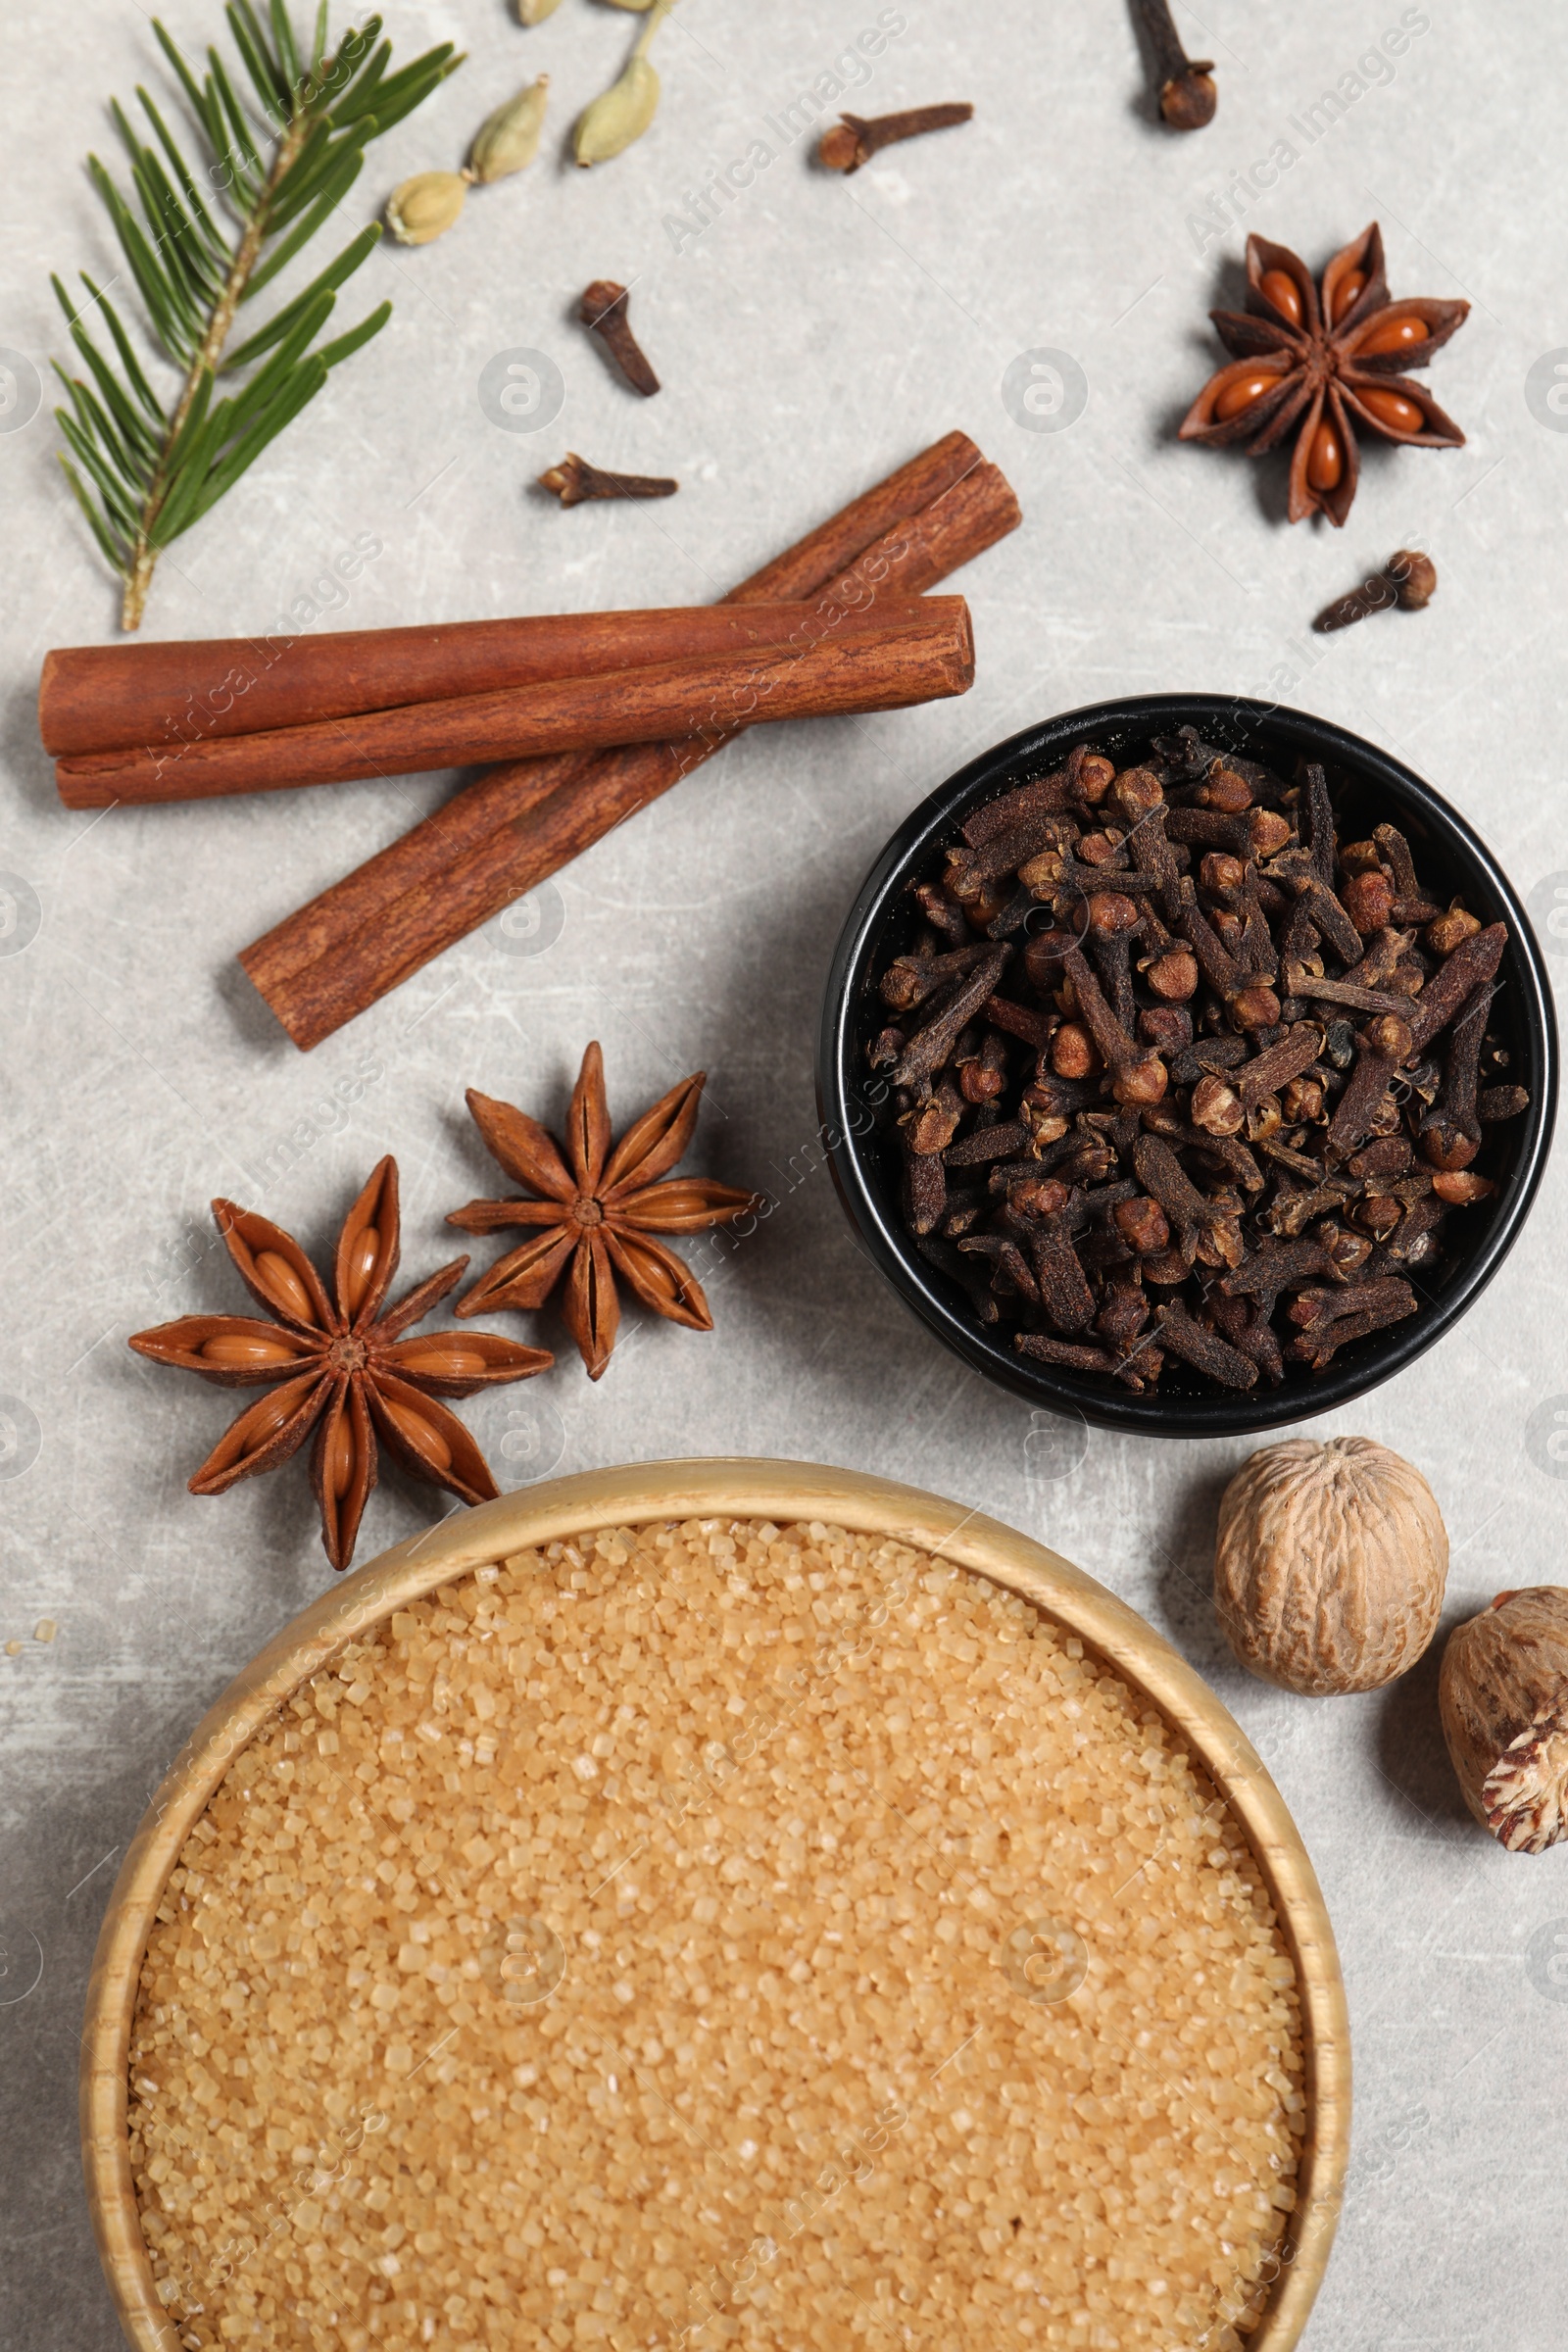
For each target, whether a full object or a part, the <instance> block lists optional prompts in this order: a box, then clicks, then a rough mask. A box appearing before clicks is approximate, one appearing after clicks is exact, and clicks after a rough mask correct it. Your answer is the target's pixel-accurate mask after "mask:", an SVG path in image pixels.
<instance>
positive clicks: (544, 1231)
mask: <svg viewBox="0 0 1568 2352" xmlns="http://www.w3.org/2000/svg"><path fill="white" fill-rule="evenodd" d="M706 1077H707V1073H706V1071H703V1070H699V1071H697V1072H696V1074H695V1075H694V1076H692V1077H690V1078H683V1079H682V1080H681V1082H680V1084H679V1085H678V1086H672V1087H671V1088H670V1090H669V1093H668V1094H667V1095H665V1096H663V1097H662V1099H661V1100H660V1101H659V1102H658V1103H655V1104H654V1106H653V1108H652V1110H645V1111H644V1112H643V1115H642V1117H641V1118H640V1119H638V1120H637V1122H636V1123H635V1125H634V1126H631V1127H629V1128H628V1129H627V1130H626V1133H625V1134H624V1135H623V1136H622V1137H621V1139H620V1141H619V1143H618V1144H615V1145H614V1146H613V1147H612V1144H611V1137H610V1111H609V1108H608V1106H607V1104H606V1101H605V1064H604V1056H603V1055H602V1054H601V1053H600V1051H599V1048H598V1046H597V1044H596V1045H591V1046H590V1047H589V1048H588V1051H587V1053H586V1054H584V1055H583V1057H582V1068H581V1070H580V1072H579V1073H578V1077H577V1084H576V1087H575V1089H574V1090H573V1093H572V1098H571V1107H570V1109H569V1111H568V1112H567V1115H566V1141H565V1146H564V1151H565V1155H566V1156H565V1158H563V1157H562V1148H561V1147H559V1146H558V1145H557V1143H556V1140H555V1138H554V1137H553V1136H551V1135H548V1134H547V1133H546V1131H545V1129H544V1128H543V1127H541V1126H540V1125H539V1124H538V1122H537V1120H534V1119H530V1118H529V1117H528V1116H527V1115H526V1113H525V1112H523V1111H520V1110H515V1109H514V1108H513V1106H512V1104H511V1103H496V1102H493V1101H492V1100H491V1098H490V1097H489V1096H488V1095H481V1094H476V1093H475V1092H474V1091H473V1090H472V1088H470V1089H469V1091H468V1108H469V1110H470V1111H471V1112H472V1114H473V1121H474V1125H475V1126H476V1127H477V1128H478V1130H479V1133H480V1135H481V1136H482V1137H483V1139H484V1145H485V1149H486V1151H487V1152H490V1154H491V1156H492V1157H493V1158H495V1159H497V1160H499V1161H500V1163H501V1165H502V1166H503V1167H504V1168H505V1169H506V1171H507V1174H508V1175H509V1176H512V1177H514V1178H515V1180H516V1182H517V1183H518V1184H521V1185H525V1186H526V1187H527V1189H528V1191H529V1192H530V1193H533V1194H538V1195H542V1196H543V1198H542V1199H536V1200H532V1201H526V1200H515V1199H514V1200H509V1201H469V1203H468V1205H467V1207H466V1208H459V1209H455V1210H454V1211H453V1213H452V1215H451V1216H450V1217H448V1219H447V1223H448V1224H449V1225H460V1226H462V1227H463V1229H464V1231H465V1232H466V1233H495V1232H497V1231H498V1230H500V1229H501V1228H502V1227H505V1226H508V1225H536V1226H538V1227H539V1228H540V1229H541V1230H540V1231H539V1232H538V1233H537V1234H535V1236H534V1237H533V1239H532V1240H531V1241H526V1242H523V1243H522V1244H521V1245H520V1247H519V1248H517V1249H515V1250H510V1251H509V1252H508V1254H507V1255H506V1256H505V1257H503V1258H501V1259H499V1260H498V1261H497V1263H496V1264H495V1265H493V1266H492V1267H491V1269H490V1271H489V1273H488V1274H486V1275H484V1276H483V1277H482V1278H481V1280H480V1281H478V1282H476V1283H475V1284H474V1286H473V1289H472V1290H471V1291H470V1292H469V1293H468V1295H467V1297H466V1299H459V1301H458V1305H457V1312H458V1313H459V1314H460V1315H479V1314H484V1313H487V1312H490V1311H492V1310H493V1309H495V1308H497V1307H533V1306H542V1305H543V1304H544V1301H545V1299H547V1298H548V1297H549V1296H550V1293H551V1292H552V1291H553V1290H554V1289H555V1287H556V1284H557V1282H558V1281H559V1280H560V1278H561V1276H562V1275H563V1274H564V1275H565V1277H566V1290H565V1296H564V1299H563V1300H562V1306H561V1313H562V1319H563V1320H564V1323H565V1326H566V1329H567V1330H568V1331H569V1332H570V1334H571V1336H572V1338H573V1339H574V1340H575V1341H576V1343H577V1346H578V1348H580V1349H581V1351H582V1360H583V1362H584V1363H585V1364H586V1365H587V1367H588V1377H589V1379H590V1380H598V1379H600V1378H601V1377H602V1375H603V1373H604V1371H605V1368H606V1366H607V1365H608V1364H609V1362H610V1351H611V1349H612V1348H613V1347H614V1345H615V1334H616V1332H617V1330H618V1329H619V1327H620V1302H619V1299H617V1297H616V1295H615V1276H616V1275H617V1274H618V1275H620V1276H621V1278H622V1279H623V1280H624V1281H625V1282H626V1283H628V1284H629V1285H630V1287H631V1289H632V1290H633V1291H634V1292H635V1293H636V1295H637V1297H638V1298H639V1299H641V1300H642V1302H643V1304H644V1305H645V1306H651V1307H652V1308H653V1310H654V1312H655V1314H657V1315H663V1316H664V1317H666V1319H667V1320H668V1321H669V1322H671V1323H684V1324H685V1325H686V1327H687V1329H688V1330H690V1331H711V1330H712V1328H713V1318H712V1316H711V1314H710V1312H709V1308H708V1300H707V1299H705V1298H704V1296H703V1291H702V1286H701V1284H700V1283H699V1282H698V1281H697V1279H696V1277H695V1275H694V1274H693V1273H692V1271H691V1269H690V1267H689V1266H686V1265H684V1264H683V1263H682V1262H681V1260H680V1259H679V1258H678V1257H677V1256H676V1255H675V1252H674V1251H673V1250H667V1249H665V1247H664V1245H663V1243H662V1242H658V1241H655V1239H654V1238H653V1237H654V1235H655V1234H658V1233H701V1232H702V1231H704V1229H705V1228H706V1227H708V1226H710V1225H728V1224H731V1223H733V1221H734V1220H735V1218H737V1217H742V1216H745V1214H746V1213H747V1211H748V1210H749V1209H754V1208H756V1207H758V1206H759V1205H760V1203H759V1201H758V1197H757V1195H756V1194H755V1193H743V1192H737V1191H736V1189H735V1187H734V1186H733V1185H728V1184H714V1183H712V1182H711V1181H710V1180H709V1179H708V1178H706V1177H702V1176H675V1177H668V1180H667V1181H666V1182H664V1183H661V1182H660V1181H659V1179H660V1178H661V1177H666V1176H667V1171H668V1170H669V1169H671V1168H672V1167H673V1166H674V1165H675V1162H676V1161H677V1160H678V1159H679V1158H680V1156H681V1153H682V1152H684V1151H685V1149H686V1147H687V1145H688V1144H689V1143H690V1142H691V1139H692V1131H693V1129H694V1128H695V1127H696V1125H697V1111H698V1105H699V1103H701V1101H702V1093H703V1086H704V1083H705V1080H706ZM568 1160H569V1162H570V1165H569V1167H568V1165H567V1161H568Z"/></svg>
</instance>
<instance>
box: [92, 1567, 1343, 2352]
mask: <svg viewBox="0 0 1568 2352" xmlns="http://www.w3.org/2000/svg"><path fill="white" fill-rule="evenodd" d="M130 2075H131V2107H130V2144H131V2164H132V2170H133V2173H134V2177H135V2182H136V2188H137V2193H138V2196H139V2199H140V2205H141V2216H142V2226H143V2229H144V2231H145V2234H146V2239H147V2245H148V2248H149V2252H150V2254H151V2258H152V2265H153V2271H154V2275H155V2277H156V2278H157V2280H158V2285H159V2292H160V2295H161V2296H162V2298H163V2300H164V2303H165V2305H166V2307H167V2309H168V2311H169V2314H170V2319H171V2321H172V2326H173V2331H174V2337H177V2340H178V2341H179V2343H181V2344H182V2345H184V2346H185V2347H187V2348H190V2352H194V2348H195V2347H198V2346H201V2347H206V2346H214V2347H228V2346H233V2345H241V2346H243V2345H255V2346H256V2347H257V2348H258V2352H262V2348H263V2347H265V2348H266V2352H294V2348H295V2347H299V2348H300V2352H307V2348H309V2352H371V2348H372V2347H380V2346H388V2347H397V2348H399V2352H402V2348H404V2347H407V2348H408V2352H415V2348H416V2347H418V2348H419V2352H423V2348H424V2347H426V2346H434V2347H437V2348H438V2352H480V2348H483V2352H491V2348H492V2347H496V2348H499V2347H503V2346H505V2347H508V2348H509V2352H510V2348H512V2347H523V2346H530V2347H531V2346H533V2345H555V2346H561V2347H577V2346H611V2347H618V2348H621V2352H632V2348H633V2347H640V2346H675V2345H689V2344H695V2345H697V2346H699V2347H702V2348H703V2352H707V2348H708V2347H728V2346H735V2347H744V2348H747V2352H751V2348H757V2352H761V2348H763V2347H766V2348H768V2352H774V2348H776V2352H795V2348H796V2347H803V2348H804V2347H816V2346H829V2345H831V2346H845V2345H855V2344H860V2343H862V2342H863V2343H864V2344H865V2345H867V2346H868V2347H872V2348H875V2347H880V2346H884V2345H886V2346H889V2347H893V2346H911V2347H913V2346H917V2347H921V2348H927V2347H928V2348H929V2352H953V2348H954V2347H974V2348H975V2352H979V2348H980V2347H985V2348H986V2352H993V2348H994V2347H996V2346H999V2345H1011V2344H1020V2343H1021V2344H1026V2345H1027V2344H1033V2345H1039V2346H1040V2347H1042V2352H1045V2348H1047V2347H1050V2348H1053V2352H1054V2347H1058V2346H1060V2347H1082V2348H1083V2352H1100V2348H1102V2347H1104V2348H1106V2352H1109V2348H1110V2347H1115V2348H1116V2352H1131V2348H1132V2347H1145V2346H1148V2347H1156V2346H1159V2347H1170V2348H1172V2352H1175V2348H1177V2347H1181V2348H1183V2352H1188V2348H1190V2347H1191V2346H1193V2345H1194V2344H1196V2343H1199V2342H1201V2343H1202V2345H1203V2347H1204V2352H1236V2347H1238V2346H1239V2345H1240V2343H1241V2342H1242V2340H1243V2338H1244V2337H1245V2335H1246V2334H1247V2333H1248V2332H1249V2331H1250V2328H1251V2327H1255V2325H1256V2323H1257V2320H1258V2318H1259V2316H1260V2315H1261V2312H1262V2310H1263V2308H1264V2306H1265V2304H1266V2302H1267V2299H1268V2293H1269V2282H1270V2280H1271V2279H1272V2278H1274V2277H1275V2276H1277V2274H1278V2270H1279V2267H1280V2263H1281V2261H1282V2260H1289V2258H1290V2251H1291V2249H1290V2247H1289V2245H1288V2243H1285V2242H1282V2241H1283V2240H1284V2233H1285V2229H1286V2224H1287V2217H1288V2215H1289V2214H1290V2212H1291V2210H1292V2208H1293V2206H1294V2204H1295V2192H1294V2189H1293V2185H1292V2184H1293V2180H1294V2176H1295V2173H1296V2169H1297V2159H1298V2152H1299V2141H1300V2134H1301V2127H1302V2123H1303V2120H1304V2104H1303V2098H1302V2090H1301V2050H1300V2015H1299V1999H1298V1992H1297V1985H1296V1977H1295V1971H1294V1968H1293V1966H1292V1963H1291V1961H1290V1958H1289V1957H1288V1954H1287V1952H1286V1949H1285V1946H1284V1944H1283V1941H1282V1939H1281V1937H1280V1935H1279V1932H1278V1929H1277V1925H1276V1922H1275V1918H1274V1913H1273V1911H1272V1909H1271V1907H1270V1904H1269V1902H1268V1899H1267V1894H1266V1891H1265V1888H1264V1887H1263V1884H1262V1881H1261V1878H1260V1876H1259V1873H1258V1870H1257V1867H1256V1865H1255V1862H1254V1861H1253V1858H1252V1855H1251V1853H1250V1848H1249V1846H1248V1844H1247V1842H1246V1839H1245V1838H1244V1836H1243V1834H1242V1831H1241V1829H1240V1828H1239V1826H1238V1824H1237V1823H1236V1821H1235V1819H1234V1818H1233V1816H1232V1815H1231V1813H1230V1812H1229V1810H1228V1808H1227V1807H1226V1806H1225V1805H1224V1803H1223V1802H1222V1800H1220V1799H1219V1798H1217V1797H1216V1796H1215V1794H1214V1791H1213V1789H1212V1788H1211V1787H1210V1785H1209V1783H1208V1782H1207V1780H1206V1779H1205V1777H1204V1776H1203V1774H1202V1773H1201V1770H1200V1769H1198V1768H1197V1767H1195V1765H1194V1764H1193V1762H1192V1761H1191V1760H1190V1759H1189V1757H1188V1755H1187V1753H1186V1752H1185V1750H1184V1749H1183V1748H1182V1746H1181V1744H1180V1743H1179V1741H1178V1740H1177V1739H1176V1738H1175V1736H1174V1735H1173V1734H1172V1733H1171V1731H1170V1730H1169V1729H1168V1727H1167V1726H1166V1725H1165V1724H1164V1722H1163V1720H1162V1719H1161V1718H1160V1717H1159V1715H1158V1714H1157V1713H1156V1712H1155V1711H1154V1710H1153V1709H1152V1707H1151V1706H1149V1705H1148V1704H1147V1702H1145V1701H1144V1700H1142V1699H1141V1698H1140V1697H1139V1696H1138V1695H1137V1694H1136V1693H1135V1692H1133V1691H1130V1690H1129V1689H1128V1687H1127V1686H1126V1684H1124V1683H1123V1682H1122V1681H1121V1680H1120V1679H1119V1678H1118V1677H1117V1676H1116V1675H1115V1674H1113V1673H1112V1672H1111V1671H1110V1670H1109V1669H1107V1668H1106V1667H1104V1666H1103V1665H1101V1664H1100V1663H1098V1662H1097V1661H1096V1660H1095V1659H1094V1658H1093V1657H1090V1656H1086V1655H1085V1654H1084V1651H1083V1645H1082V1643H1081V1642H1078V1641H1076V1640H1075V1639H1073V1638H1071V1637H1070V1636H1068V1635H1066V1634H1065V1633H1064V1632H1063V1631H1062V1630H1061V1629H1060V1628H1059V1627H1057V1626H1055V1625H1054V1624H1053V1623H1051V1622H1050V1621H1049V1620H1048V1619H1046V1618H1044V1617H1042V1616H1041V1615H1040V1614H1039V1613H1038V1612H1037V1611H1036V1610H1035V1609H1034V1608H1033V1607H1031V1606H1030V1604H1029V1603H1028V1602H1026V1601H1024V1600H1022V1599H1020V1598H1018V1597H1017V1596H1016V1595H1014V1594H1012V1593H1007V1592H1005V1591H1004V1590H1002V1589H1000V1588H998V1587H996V1586H993V1585H991V1584H990V1583H988V1582H986V1581H985V1580H984V1579H982V1578H980V1577H978V1576H975V1575H972V1574H970V1573H969V1572H968V1571H966V1570H963V1569H959V1568H955V1567H953V1566H951V1565H949V1564H948V1563H946V1562H944V1561H943V1560H941V1559H938V1558H935V1557H933V1556H931V1555H930V1554H929V1553H926V1552H922V1551H919V1550H915V1549H912V1548H909V1547H907V1546H905V1545H902V1544H897V1543H894V1542H891V1541H887V1540H884V1539H881V1538H870V1537H860V1536H856V1535H850V1534H846V1533H845V1532H844V1531H843V1530H842V1529H839V1528H833V1527H825V1526H822V1525H819V1524H812V1525H810V1526H794V1527H787V1528H783V1529H780V1528H778V1527H775V1526H772V1525H771V1524H768V1523H765V1522H755V1521H729V1520H722V1521H719V1520H705V1521H703V1522H700V1523H697V1522H690V1523H687V1524H684V1525H680V1526H674V1525H667V1524H660V1525H655V1526H651V1527H645V1528H642V1529H639V1530H632V1529H627V1528H619V1529H606V1530H602V1531H601V1532H599V1533H598V1534H596V1535H592V1536H586V1537H580V1538H578V1539H577V1540H576V1541H575V1542H573V1543H569V1544H551V1545H550V1546H549V1547H548V1549H547V1550H545V1551H542V1552H539V1551H526V1552H522V1553H519V1554H518V1555H516V1556H515V1557H514V1558H512V1559H509V1560H508V1561H506V1562H505V1563H504V1564H503V1565H500V1566H497V1567H488V1568H481V1569H479V1570H477V1571H475V1572H474V1573H473V1574H472V1575H469V1576H466V1577H465V1578H464V1579H463V1580H462V1581H460V1582H458V1583H456V1584H452V1585H448V1586H445V1587H443V1588H442V1589H441V1590H440V1591H439V1592H438V1593H434V1594H432V1595H431V1596H430V1597H429V1598H428V1599H425V1600H422V1601H417V1602H414V1603H411V1604H410V1605H409V1606H407V1607H406V1608H403V1609H400V1610H399V1611H398V1612H397V1613H396V1614H395V1615H394V1616H393V1617H392V1618H391V1619H390V1621H389V1622H387V1623H385V1624H384V1625H382V1626H381V1627H380V1628H378V1629H377V1631H376V1632H375V1633H373V1634H372V1635H370V1636H368V1637H367V1638H365V1639H363V1640H359V1641H355V1642H351V1643H349V1644H348V1646H347V1647H345V1648H344V1649H343V1650H342V1651H341V1652H339V1653H338V1655H337V1656H336V1657H335V1658H334V1660H333V1662H332V1664H331V1666H330V1667H329V1668H328V1669H326V1670H325V1671H323V1672H321V1673H319V1674H318V1675H317V1676H316V1677H315V1679H314V1680H313V1681H311V1682H310V1683H308V1684H306V1685H304V1686H302V1688H301V1689H300V1690H299V1691H297V1692H296V1693H295V1694H294V1696H293V1697H292V1698H291V1699H289V1700H288V1702H287V1703H286V1704H285V1705H284V1706H283V1707H282V1708H281V1709H280V1710H279V1711H278V1713H277V1714H276V1716H274V1717H273V1718H272V1719H271V1720H270V1723H269V1724H268V1725H267V1726H266V1727H265V1728H264V1730H263V1731H262V1732H261V1733H260V1734H259V1735H258V1736H257V1738H256V1739H255V1740H253V1741H252V1743H251V1744H250V1746H249V1747H247V1748H246V1749H244V1750H243V1751H242V1752H241V1753H240V1754H239V1755H238V1756H237V1757H236V1758H235V1760H234V1762H233V1764H232V1765H231V1766H230V1768H229V1771H228V1773H227V1776H226V1778H225V1779H224V1781H223V1783H222V1784H221V1787H220V1789H218V1790H217V1792H216V1793H215V1795H214V1797H213V1799H212V1801H211V1803H210V1804H209V1806H208V1808H207V1812H206V1814H205V1815H204V1817H203V1818H202V1820H201V1821H199V1822H198V1823H197V1824H196V1826H195V1828H194V1830H193V1831H192V1833H191V1835H190V1837H189V1838H188V1839H187V1841H186V1844H185V1846H184V1849H183V1851H182V1853H181V1856H180V1861H179V1865H178V1867H177V1868H176V1869H175V1871H174V1872H173V1874H172V1878H171V1881H170V1884H169V1887H168V1890H167V1893H166V1896H165V1899H164V1902H163V1904H162V1906H161V1908H160V1911H159V1914H158V1921H157V1925H156V1927H155V1929H154V1932H153V1936H152V1937H151V1940H150V1943H149V1946H148V1951H147V1956H146V1961H145V1964H144V1968H143V1973H142V1979H141V1986H140V1994H139V2001H138V2007H137V2012H136V2018H135V2023H134V2028H133V2032H132V2037H131V2057H130Z"/></svg>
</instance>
